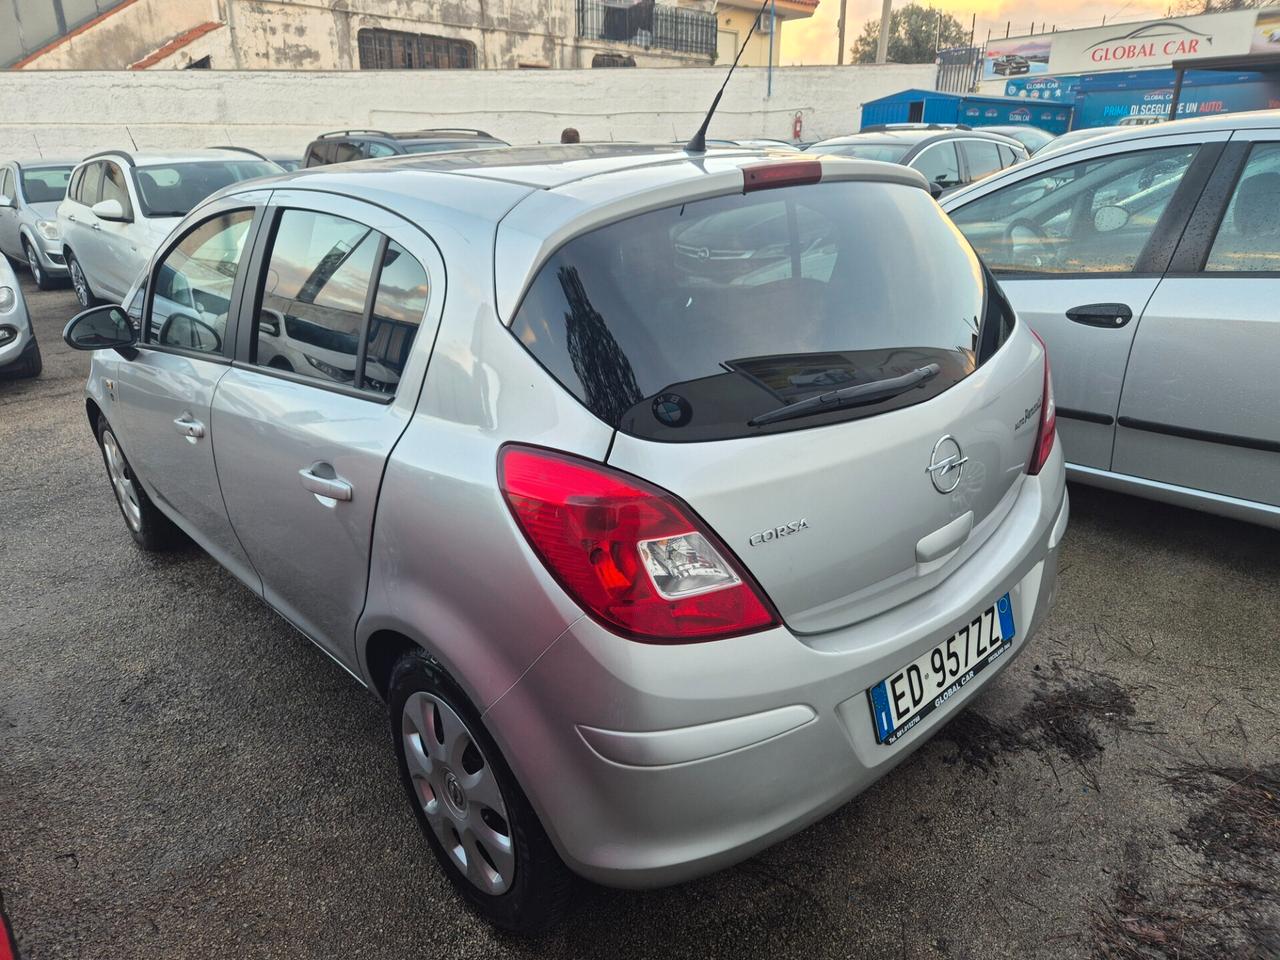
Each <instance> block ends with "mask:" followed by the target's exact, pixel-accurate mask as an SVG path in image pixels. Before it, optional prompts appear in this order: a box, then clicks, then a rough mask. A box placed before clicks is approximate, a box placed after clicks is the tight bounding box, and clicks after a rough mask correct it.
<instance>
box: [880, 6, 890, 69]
mask: <svg viewBox="0 0 1280 960" xmlns="http://www.w3.org/2000/svg"><path fill="white" fill-rule="evenodd" d="M892 21H893V0H884V6H882V7H881V8H880V42H879V43H878V44H876V63H888V62H889V26H890V24H891V23H892Z"/></svg>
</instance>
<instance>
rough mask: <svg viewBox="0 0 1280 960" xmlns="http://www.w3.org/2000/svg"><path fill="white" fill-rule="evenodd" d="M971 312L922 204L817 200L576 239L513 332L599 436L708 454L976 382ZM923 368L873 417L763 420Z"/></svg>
mask: <svg viewBox="0 0 1280 960" xmlns="http://www.w3.org/2000/svg"><path fill="white" fill-rule="evenodd" d="M984 296H985V286H984V282H983V275H982V272H981V268H980V267H979V264H978V260H977V258H976V257H975V255H974V254H973V251H972V250H971V249H970V248H969V246H968V244H966V243H964V242H963V240H961V239H960V237H959V235H958V234H957V233H956V231H955V230H954V228H953V227H952V226H951V225H950V223H949V222H948V221H947V220H946V218H945V217H944V216H943V215H942V213H941V212H940V211H939V210H938V208H937V206H936V205H934V204H933V201H932V200H931V199H930V198H929V194H928V193H926V192H925V191H924V190H920V189H918V188H913V187H908V186H902V185H897V184H882V183H839V182H836V183H822V184H816V185H811V186H794V187H783V188H777V189H772V190H767V191H760V192H758V193H754V194H748V195H747V196H745V197H744V196H742V195H734V196H727V197H716V198H712V199H708V200H699V201H696V202H691V203H686V204H683V205H681V206H676V207H670V208H666V209H661V210H657V211H654V212H652V213H646V214H642V215H640V216H636V217H632V218H630V219H628V220H624V221H622V222H620V223H616V224H612V225H609V226H606V227H602V228H600V229H598V230H595V231H593V232H591V233H587V234H584V235H582V236H580V237H577V238H575V239H573V240H571V241H570V242H569V243H567V244H566V245H565V246H563V247H561V248H560V250H559V251H557V252H556V253H555V254H554V255H553V256H552V257H551V258H550V259H549V260H548V261H547V263H546V264H545V265H544V266H543V267H542V269H541V270H540V271H539V273H538V276H537V277H536V278H535V280H534V282H533V284H532V286H531V287H530V289H529V292H528V294H527V295H526V296H525V299H524V302H523V303H522V304H521V306H520V308H519V310H518V311H517V313H516V316H515V318H514V320H513V323H512V331H513V333H514V334H515V335H516V336H517V337H518V338H519V339H520V341H521V342H522V343H523V344H524V345H525V347H526V348H527V349H528V350H529V351H530V352H531V353H532V354H533V355H534V356H535V357H536V358H537V359H538V360H539V361H540V362H541V363H542V365H543V366H544V367H546V368H547V370H548V371H550V372H551V374H552V375H553V376H555V377H556V378H557V379H558V380H559V381H560V382H561V383H562V384H563V385H564V386H565V387H566V388H567V389H568V390H569V391H570V392H571V393H573V394H574V395H575V396H576V397H578V399H579V400H581V401H582V402H583V403H584V404H585V405H586V406H587V407H588V408H590V409H591V410H592V411H593V412H594V413H595V414H596V415H597V416H599V417H600V418H601V419H603V420H604V421H605V422H607V423H609V424H610V425H611V426H614V427H617V428H619V429H621V430H623V431H625V432H627V433H631V434H634V435H636V436H642V437H645V438H648V439H654V440H663V441H668V442H685V441H693V440H718V439H724V438H729V437H740V436H751V435H754V434H757V433H761V432H774V431H781V430H794V429H802V428H804V427H808V426H814V425H819V424H823V423H830V422H832V421H835V420H846V419H850V418H854V417H865V416H871V415H874V414H877V413H882V412H885V411H888V410H893V409H897V408H899V407H904V406H909V405H911V404H915V403H919V402H920V401H922V400H927V399H929V398H930V397H933V396H936V395H938V394H939V393H941V392H942V391H944V390H946V389H948V388H949V387H951V386H953V385H954V384H956V383H957V382H959V381H960V380H962V379H963V378H964V377H966V376H968V375H969V373H971V372H972V371H973V370H974V368H975V366H976V365H977V345H978V337H979V329H980V321H979V318H980V317H982V316H983V310H984ZM930 364H936V365H937V373H936V374H931V375H930V376H929V377H927V378H923V377H915V378H913V382H912V383H911V384H910V385H909V386H910V389H905V390H903V391H900V392H896V393H894V394H893V395H892V396H885V397H884V398H883V399H879V400H877V401H876V402H867V403H857V404H848V405H846V404H834V405H833V407H838V409H832V410H821V411H815V414H814V415H813V416H805V417H804V418H793V417H789V416H782V415H778V414H777V413H776V411H777V410H778V408H780V407H782V406H784V405H786V404H791V403H799V402H802V401H804V400H807V399H809V398H812V397H816V396H818V395H819V394H823V393H828V392H830V391H833V390H839V389H842V388H846V387H857V386H859V385H862V384H871V383H878V382H881V381H887V380H893V379H894V378H902V377H904V376H906V375H908V374H913V373H914V372H916V371H919V370H920V369H923V368H928V367H929V365H930ZM765 414H768V415H769V416H768V417H764V416H763V415H765ZM755 418H762V419H760V420H756V421H755V422H751V421H753V420H755Z"/></svg>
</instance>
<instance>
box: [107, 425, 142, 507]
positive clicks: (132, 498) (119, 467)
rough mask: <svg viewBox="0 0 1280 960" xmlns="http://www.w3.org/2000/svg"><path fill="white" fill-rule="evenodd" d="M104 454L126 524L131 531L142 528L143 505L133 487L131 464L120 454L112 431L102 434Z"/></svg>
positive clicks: (112, 485) (108, 474) (108, 473)
mask: <svg viewBox="0 0 1280 960" xmlns="http://www.w3.org/2000/svg"><path fill="white" fill-rule="evenodd" d="M102 452H103V453H104V454H105V455H106V459H107V476H109V477H110V478H111V487H112V489H113V490H115V492H116V500H118V501H119V502H120V510H121V512H122V513H123V514H124V520H125V523H127V524H129V527H130V529H133V530H138V529H141V527H142V503H141V502H140V501H139V500H138V490H137V488H136V487H135V486H134V485H133V474H132V473H131V472H130V471H129V463H128V461H126V460H125V458H124V454H123V453H121V452H120V445H119V444H118V443H116V437H115V434H113V433H112V432H111V431H110V430H108V431H106V432H105V433H103V434H102Z"/></svg>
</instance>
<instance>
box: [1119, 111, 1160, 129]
mask: <svg viewBox="0 0 1280 960" xmlns="http://www.w3.org/2000/svg"><path fill="white" fill-rule="evenodd" d="M1166 119H1167V118H1165V117H1154V116H1151V115H1150V114H1143V115H1141V116H1132V117H1121V118H1120V119H1119V120H1117V121H1116V126H1117V127H1149V126H1151V125H1152V124H1156V123H1164V122H1165V120H1166Z"/></svg>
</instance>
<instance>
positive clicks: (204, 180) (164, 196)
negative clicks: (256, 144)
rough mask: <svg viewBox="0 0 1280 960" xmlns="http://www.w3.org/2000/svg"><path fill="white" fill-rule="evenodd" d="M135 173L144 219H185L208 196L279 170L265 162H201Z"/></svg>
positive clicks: (170, 165)
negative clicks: (235, 184)
mask: <svg viewBox="0 0 1280 960" xmlns="http://www.w3.org/2000/svg"><path fill="white" fill-rule="evenodd" d="M135 172H136V174H137V178H138V180H137V182H138V193H139V195H140V197H141V199H142V212H143V213H144V214H145V215H146V216H148V217H185V216H186V215H187V214H188V213H190V212H191V210H192V208H193V207H195V206H196V204H198V203H199V202H200V201H201V200H203V199H204V198H205V197H207V196H209V195H210V194H211V193H215V192H217V191H218V190H221V189H222V188H223V187H226V186H230V185H231V184H233V183H239V182H240V181H241V180H252V179H253V178H254V177H267V176H270V175H271V174H273V173H279V172H280V168H279V167H277V166H276V165H275V164H274V163H270V162H268V161H266V160H201V161H193V162H190V163H170V164H157V165H154V166H146V167H138V168H137V170H136V171H135Z"/></svg>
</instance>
